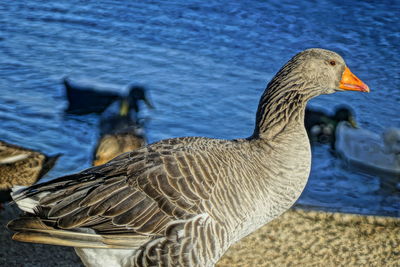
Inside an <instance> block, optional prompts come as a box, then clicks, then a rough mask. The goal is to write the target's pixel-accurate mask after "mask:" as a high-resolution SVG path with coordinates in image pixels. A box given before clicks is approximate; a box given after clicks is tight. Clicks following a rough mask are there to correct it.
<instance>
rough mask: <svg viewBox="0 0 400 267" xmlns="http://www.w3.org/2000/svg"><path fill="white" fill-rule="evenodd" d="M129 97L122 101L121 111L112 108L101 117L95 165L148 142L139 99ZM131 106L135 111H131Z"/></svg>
mask: <svg viewBox="0 0 400 267" xmlns="http://www.w3.org/2000/svg"><path fill="white" fill-rule="evenodd" d="M132 99H137V98H132V97H128V98H125V99H123V100H122V101H121V102H120V107H119V112H118V113H115V112H113V111H112V110H111V111H109V112H111V114H107V112H106V111H107V110H106V111H105V114H103V116H102V117H101V119H100V139H99V141H98V143H97V145H96V148H95V151H94V160H93V166H98V165H102V164H104V163H106V162H108V161H110V160H112V159H113V158H115V157H116V156H119V155H120V154H122V153H125V152H129V151H132V150H136V149H138V148H140V147H142V146H144V145H146V144H147V140H146V137H145V133H144V127H143V123H140V120H139V119H138V118H137V113H138V111H139V109H138V107H137V101H135V102H133V103H132V101H131V100H132ZM131 107H132V108H133V110H134V112H130V109H131ZM132 113H133V115H132Z"/></svg>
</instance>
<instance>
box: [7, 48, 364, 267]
mask: <svg viewBox="0 0 400 267" xmlns="http://www.w3.org/2000/svg"><path fill="white" fill-rule="evenodd" d="M342 90H355V91H364V92H369V88H368V86H367V85H365V84H364V83H363V82H362V81H361V80H360V79H358V78H357V77H356V76H355V75H354V74H352V73H351V71H350V70H349V68H348V67H347V66H346V64H345V62H344V60H343V59H342V57H341V56H339V55H338V54H336V53H334V52H332V51H328V50H324V49H315V48H314V49H308V50H305V51H303V52H300V53H299V54H297V55H295V56H294V57H293V58H292V59H291V60H289V61H288V62H287V63H286V64H285V65H284V66H283V67H282V69H281V70H279V71H278V73H277V74H276V75H275V76H274V78H273V79H272V80H271V81H270V82H269V84H268V85H267V88H266V90H265V91H264V93H263V94H262V96H261V99H260V102H259V105H258V110H257V114H256V122H255V128H254V132H253V134H252V135H251V136H250V137H248V138H239V139H233V140H223V139H212V138H203V137H182V138H173V139H166V140H162V141H159V142H156V143H153V144H150V145H148V146H145V147H143V148H141V149H138V150H136V151H132V152H128V153H125V154H122V155H120V156H118V157H117V158H115V159H113V160H112V161H110V162H109V163H107V164H104V165H101V166H97V167H92V168H89V169H87V170H85V171H82V172H80V173H76V174H72V175H68V176H64V177H60V178H58V179H55V180H53V181H50V182H46V183H43V184H40V185H34V186H32V187H28V188H26V189H24V190H18V191H15V194H14V195H13V197H14V200H15V201H16V202H17V204H18V205H19V207H20V208H21V209H23V210H25V211H26V212H27V215H26V216H24V217H21V218H19V219H16V220H13V221H11V222H10V223H9V224H8V227H9V229H11V230H13V231H15V232H16V233H15V234H14V236H13V239H14V240H18V241H24V242H36V243H46V244H54V245H64V246H73V247H75V250H76V252H77V254H78V255H79V256H80V258H81V259H82V261H83V263H84V264H85V265H86V266H206V267H207V266H214V264H215V263H216V262H217V261H218V259H219V258H220V257H221V256H222V255H223V254H224V252H225V251H226V250H227V249H228V248H229V246H231V245H232V244H233V243H235V242H237V241H238V240H240V239H241V238H243V237H244V236H246V235H248V234H250V233H251V232H253V231H255V230H256V229H258V228H259V227H261V226H263V225H264V224H266V223H268V222H270V221H271V220H272V219H274V218H276V217H277V216H279V215H281V214H282V213H283V212H284V211H285V210H287V209H289V208H290V207H291V206H292V205H293V204H294V202H295V201H296V200H297V198H298V197H299V196H300V194H301V192H302V191H303V189H304V186H305V185H306V183H307V180H308V175H309V172H310V164H311V151H310V144H309V141H308V138H307V132H306V130H305V128H304V112H305V107H306V104H307V102H308V100H309V99H311V98H313V97H315V96H318V95H320V94H330V93H334V92H336V91H342ZM104 248H106V249H104Z"/></svg>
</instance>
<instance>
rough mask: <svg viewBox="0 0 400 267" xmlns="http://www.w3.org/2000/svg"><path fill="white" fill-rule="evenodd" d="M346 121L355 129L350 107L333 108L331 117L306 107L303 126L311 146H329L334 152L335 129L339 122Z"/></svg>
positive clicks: (353, 116) (355, 125) (355, 124)
mask: <svg viewBox="0 0 400 267" xmlns="http://www.w3.org/2000/svg"><path fill="white" fill-rule="evenodd" d="M341 121H347V122H348V123H350V125H351V126H352V127H353V128H357V127H358V126H357V123H356V120H355V115H354V111H353V109H352V108H351V107H350V106H347V105H339V106H336V107H335V111H334V114H333V115H330V114H328V113H326V112H324V111H322V110H318V109H315V108H311V107H307V108H306V115H305V126H306V130H307V134H308V137H309V139H310V142H311V145H314V144H317V143H320V144H329V145H330V147H331V149H332V150H335V141H336V135H335V132H336V127H337V125H338V123H339V122H341Z"/></svg>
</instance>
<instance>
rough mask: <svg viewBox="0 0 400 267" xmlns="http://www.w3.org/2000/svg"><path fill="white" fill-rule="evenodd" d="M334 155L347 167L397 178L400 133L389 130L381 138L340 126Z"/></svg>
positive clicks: (399, 161) (343, 124)
mask: <svg viewBox="0 0 400 267" xmlns="http://www.w3.org/2000/svg"><path fill="white" fill-rule="evenodd" d="M335 147H336V153H337V154H338V155H339V156H340V157H341V158H342V159H343V160H344V161H345V162H346V163H347V164H348V165H349V166H352V167H355V168H356V169H359V170H361V171H364V172H367V173H370V174H378V175H379V174H386V175H389V176H391V177H393V176H394V177H398V178H400V129H399V128H395V127H390V128H388V129H386V130H385V131H384V132H383V133H382V134H377V133H375V132H372V131H370V130H367V129H363V128H354V127H352V126H351V125H350V124H349V123H346V122H341V123H339V125H338V127H337V131H336V144H335Z"/></svg>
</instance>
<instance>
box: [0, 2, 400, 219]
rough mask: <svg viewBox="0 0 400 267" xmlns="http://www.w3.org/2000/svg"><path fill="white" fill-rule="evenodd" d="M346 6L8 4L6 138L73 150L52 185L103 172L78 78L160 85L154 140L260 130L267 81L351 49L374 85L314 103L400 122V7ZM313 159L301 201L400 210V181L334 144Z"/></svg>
mask: <svg viewBox="0 0 400 267" xmlns="http://www.w3.org/2000/svg"><path fill="white" fill-rule="evenodd" d="M129 2H130V3H129ZM343 2H344V1H338V0H325V1H296V3H294V1H281V0H279V1H278V0H273V1H253V2H248V1H191V2H190V3H188V2H187V1H164V2H156V1H153V2H150V1H146V3H135V2H132V1H77V0H71V1H65V2H63V1H51V2H48V1H3V2H2V4H1V6H0V121H1V125H0V139H3V140H6V141H8V142H11V143H15V144H19V145H22V146H26V147H30V148H34V149H38V150H41V151H43V152H45V153H48V154H54V153H59V152H62V153H64V156H63V157H62V158H61V159H60V160H59V162H58V163H57V165H56V166H55V168H54V169H53V170H52V171H51V172H50V173H49V174H48V176H47V177H46V179H52V178H54V177H57V176H60V175H64V174H67V173H70V172H75V171H79V170H81V169H83V168H86V167H89V166H90V161H91V155H92V151H93V147H94V145H95V143H96V140H97V138H98V126H97V125H98V117H97V116H95V115H87V116H70V115H69V116H66V115H64V113H63V110H64V109H65V107H66V100H65V96H64V91H63V86H62V84H61V78H62V77H63V76H65V75H68V76H69V77H71V78H72V79H83V80H86V81H88V82H96V83H100V84H102V83H111V84H113V85H115V86H116V88H117V90H123V89H124V86H126V85H127V84H129V83H132V82H135V83H140V84H143V85H145V86H146V87H147V88H149V90H150V95H151V99H152V101H153V103H154V105H155V106H156V110H153V111H145V113H144V116H145V117H146V118H147V122H148V123H147V128H146V130H147V136H148V139H149V141H150V142H154V141H157V140H160V139H164V138H170V137H178V136H190V135H194V136H209V137H218V138H236V137H246V136H249V135H250V134H251V133H252V130H253V126H254V118H255V112H256V108H257V104H258V99H259V97H260V95H261V93H262V91H263V90H264V88H265V86H266V83H267V82H268V81H269V79H270V78H271V77H272V76H273V75H274V74H275V72H276V71H277V70H278V69H279V68H280V67H281V66H282V64H284V63H285V62H286V61H287V60H288V59H289V58H290V57H292V56H293V55H294V54H295V53H297V52H299V51H301V50H303V49H305V48H310V47H322V48H327V49H331V50H334V51H337V52H339V53H340V54H341V55H342V56H343V57H344V58H345V59H346V61H347V63H348V65H349V67H350V69H351V70H352V71H353V72H354V73H355V74H356V75H357V76H358V77H359V78H361V79H362V80H363V81H364V82H365V83H367V84H368V85H369V86H370V88H371V91H372V92H371V93H370V94H361V93H348V92H347V93H338V94H335V95H330V96H322V97H319V98H317V99H315V100H313V101H312V103H310V104H311V105H313V106H314V107H320V108H324V109H326V110H332V109H333V108H334V106H336V105H337V104H348V105H350V106H351V107H353V109H354V110H355V111H356V114H357V120H358V122H359V124H360V125H361V126H362V127H365V128H367V129H370V130H372V131H376V132H381V131H382V130H383V129H385V128H386V127H389V126H396V127H399V126H400V117H399V114H400V75H399V74H400V64H399V63H400V62H399V59H398V58H399V55H400V46H399V43H400V33H399V25H400V19H399V17H400V16H399V13H400V12H399V11H400V4H399V2H398V1H372V0H371V1H363V2H361V1H345V3H343ZM313 154H314V160H313V169H312V174H311V177H310V182H309V184H308V186H307V188H306V190H305V192H304V194H303V196H302V197H301V199H300V200H299V202H298V203H299V204H300V205H303V206H308V207H312V208H318V209H329V210H340V211H345V212H355V213H364V214H380V215H392V216H400V192H399V190H396V189H395V187H394V186H395V183H389V185H387V186H384V185H385V184H386V181H387V177H379V176H376V175H366V174H362V173H358V172H356V171H353V170H351V169H348V168H347V167H345V166H343V164H341V161H340V160H339V159H336V158H334V157H333V156H332V155H331V154H330V153H329V152H328V150H327V147H317V148H316V149H315V150H314V152H313ZM389 178H390V179H391V180H393V179H397V181H400V178H399V177H397V178H396V177H389ZM390 179H389V180H390Z"/></svg>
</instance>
